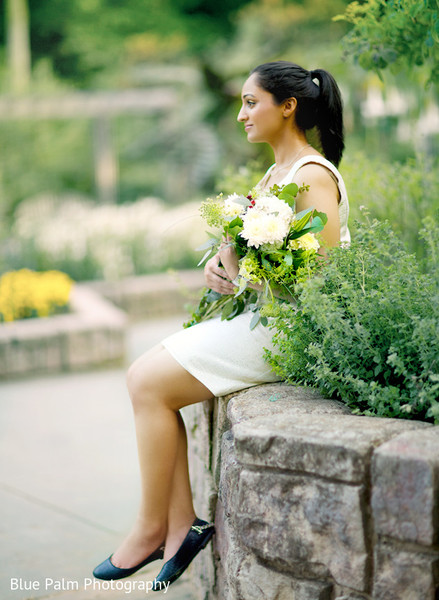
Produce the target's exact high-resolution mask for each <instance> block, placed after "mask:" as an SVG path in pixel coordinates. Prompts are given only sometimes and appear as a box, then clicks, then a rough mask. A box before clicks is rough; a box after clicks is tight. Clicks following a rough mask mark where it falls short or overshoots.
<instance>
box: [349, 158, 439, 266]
mask: <svg viewBox="0 0 439 600" xmlns="http://www.w3.org/2000/svg"><path fill="white" fill-rule="evenodd" d="M341 171H342V174H343V177H344V179H345V182H346V187H347V190H348V194H349V201H350V205H351V217H352V220H353V221H354V220H356V219H359V220H362V219H363V217H362V213H361V207H362V206H365V207H367V210H368V213H369V214H370V216H371V217H372V218H375V219H378V220H379V221H385V220H388V221H390V223H391V224H392V229H393V230H394V231H395V232H396V233H397V234H398V235H399V236H400V238H401V239H402V241H403V242H404V243H405V244H406V246H407V248H408V250H409V252H413V253H415V254H416V256H417V257H418V259H419V260H420V261H421V262H422V261H423V260H424V259H425V257H426V247H425V245H422V244H420V242H419V236H418V232H419V230H420V229H421V227H422V220H423V219H424V218H425V217H427V216H432V217H436V218H437V217H438V216H439V169H438V165H437V161H436V163H435V161H433V159H431V158H428V157H426V156H423V155H419V156H417V157H416V158H414V159H409V160H407V161H405V162H397V161H393V162H383V161H382V160H379V159H373V158H370V157H365V156H364V155H362V154H356V155H354V156H351V157H349V158H347V159H346V160H344V161H343V165H342V167H341Z"/></svg>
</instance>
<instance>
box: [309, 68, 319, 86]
mask: <svg viewBox="0 0 439 600" xmlns="http://www.w3.org/2000/svg"><path fill="white" fill-rule="evenodd" d="M309 76H310V77H311V81H312V82H313V83H314V84H315V85H316V86H317V87H320V77H319V74H318V73H316V71H310V72H309Z"/></svg>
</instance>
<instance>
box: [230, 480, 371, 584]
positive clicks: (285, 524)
mask: <svg viewBox="0 0 439 600" xmlns="http://www.w3.org/2000/svg"><path fill="white" fill-rule="evenodd" d="M363 503H364V498H363V489H362V487H361V486H353V485H345V484H341V483H332V482H329V481H325V480H322V479H317V478H311V477H303V476H299V475H293V474H283V473H276V472H264V471H261V472H254V471H249V470H247V469H243V470H242V471H241V474H240V480H239V497H238V505H237V506H236V526H237V529H238V530H239V532H240V536H241V538H242V540H243V542H244V543H245V544H246V545H247V546H248V547H249V548H251V549H252V550H253V551H254V552H255V554H256V555H257V556H259V558H260V559H261V560H262V561H264V562H266V563H267V564H270V565H271V566H272V567H273V568H275V569H277V570H280V571H285V570H288V571H289V572H291V573H292V574H294V576H296V577H303V578H308V579H309V578H310V577H311V578H316V579H325V578H326V577H328V576H332V577H333V578H334V580H335V581H336V582H338V583H339V584H341V585H345V586H347V587H350V588H352V589H355V590H359V591H364V590H365V588H366V585H367V567H368V555H367V547H366V539H365V538H366V532H365V530H364V526H363V522H364V520H365V514H364V513H363V511H362V507H363Z"/></svg>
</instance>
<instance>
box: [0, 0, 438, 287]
mask: <svg viewBox="0 0 439 600" xmlns="http://www.w3.org/2000/svg"><path fill="white" fill-rule="evenodd" d="M395 7H396V8H395ZM398 7H399V8H398ZM392 11H393V12H392ZM340 15H344V17H343V18H336V19H334V17H337V16H340ZM0 20H1V27H0V216H1V225H0V251H1V253H0V271H1V272H4V271H6V270H9V269H12V268H21V267H29V268H33V269H49V268H57V269H61V270H65V271H66V272H67V273H69V274H70V275H71V276H72V277H74V278H75V279H93V278H107V279H118V278H120V277H125V276H128V275H133V274H139V273H147V272H153V271H160V270H163V269H165V268H167V267H168V266H170V265H173V266H176V267H192V266H194V265H195V264H196V256H195V254H194V252H193V250H192V249H193V247H194V246H196V245H197V243H198V241H200V240H202V239H203V237H204V229H203V227H202V225H201V224H200V222H199V220H197V208H196V206H197V201H199V200H200V199H201V198H203V197H205V196H206V195H209V194H213V193H216V192H218V191H220V190H221V189H223V188H225V187H227V185H229V186H230V181H231V179H230V178H231V177H232V179H233V181H238V179H239V182H240V185H242V186H244V187H251V185H252V181H251V179H252V177H254V173H255V172H258V171H263V170H264V169H265V168H266V167H267V166H268V165H269V164H270V163H271V161H272V156H271V154H270V152H269V149H267V148H264V147H261V146H259V145H251V144H248V143H247V142H246V139H245V135H244V133H243V131H242V127H240V126H239V125H238V124H237V122H236V115H237V112H238V110H239V102H240V101H239V94H240V88H241V85H242V83H243V81H244V80H245V78H246V75H247V74H248V72H249V70H250V69H251V68H252V67H254V66H256V65H257V64H259V63H261V62H266V61H269V60H276V59H286V60H292V61H293V62H297V63H299V64H301V65H303V66H304V67H306V68H309V69H313V68H317V67H320V68H325V69H327V70H329V71H330V72H331V73H332V74H333V75H334V76H335V78H336V79H337V81H338V82H339V84H340V87H341V90H342V94H343V98H344V103H345V120H346V135H347V140H346V141H347V144H346V152H345V158H344V160H343V163H342V165H341V171H342V173H343V174H344V176H345V178H346V182H347V186H348V190H349V193H350V201H351V205H352V215H353V217H354V218H358V217H360V206H362V205H364V206H367V207H368V209H369V212H370V214H371V215H372V216H377V217H379V218H380V219H389V220H390V222H391V224H392V226H393V227H394V229H395V230H397V231H398V232H399V233H401V235H402V236H403V238H404V240H405V242H406V244H407V246H408V248H409V249H410V251H412V252H415V253H417V255H418V257H419V258H420V259H422V256H423V249H422V246H420V245H419V242H418V237H417V233H418V230H419V228H420V227H421V223H422V219H423V218H424V217H426V216H428V215H430V216H433V217H435V218H437V216H438V210H439V193H438V192H439V176H438V169H437V154H438V152H437V150H438V145H439V109H438V99H437V92H438V80H437V79H438V77H437V75H438V36H439V19H438V10H437V6H436V2H435V0H423V1H422V2H419V0H402V1H401V2H399V3H393V2H392V3H385V2H383V1H382V0H364V1H363V2H359V3H358V2H357V3H352V4H349V3H348V2H347V1H346V0H326V1H325V2H324V3H322V2H321V0H233V1H232V0H223V1H222V2H211V0H124V2H118V1H115V0H3V1H2V2H1V4H0ZM377 25H378V26H377ZM154 91H157V92H158V102H156V105H155V108H154V109H151V110H148V109H147V108H143V109H142V108H139V107H138V106H137V108H136V107H134V108H133V106H134V105H133V102H134V100H135V98H136V96H135V94H134V93H135V92H142V93H144V92H145V93H150V92H151V93H153V92H154ZM69 102H70V108H68V109H65V112H63V110H64V108H63V107H65V106H66V105H67V104H68V103H69ZM72 102H73V108H72ZM75 102H76V104H75ZM93 103H94V104H93ZM92 105H93V106H94V108H93V107H92ZM110 105H111V106H113V109H112V110H109V109H108V106H110ZM249 165H250V167H251V168H250V170H247V171H246V170H245V169H248V168H249ZM246 181H248V182H249V185H248V186H246ZM243 191H245V189H244V190H243Z"/></svg>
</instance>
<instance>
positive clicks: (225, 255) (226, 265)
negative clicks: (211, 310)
mask: <svg viewBox="0 0 439 600" xmlns="http://www.w3.org/2000/svg"><path fill="white" fill-rule="evenodd" d="M220 262H221V265H222V266H221V267H220V266H219V263H220ZM238 271H239V267H238V256H237V254H236V251H235V249H234V248H233V246H231V245H230V243H229V242H228V241H224V242H223V243H222V244H221V246H220V248H219V250H218V252H217V254H215V256H213V257H212V258H211V259H209V260H208V261H207V263H206V266H205V267H204V278H205V280H206V284H207V285H208V287H209V288H210V289H211V290H213V291H214V292H218V293H220V294H234V293H235V290H236V286H235V285H233V283H232V280H233V279H235V277H237V275H238Z"/></svg>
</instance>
